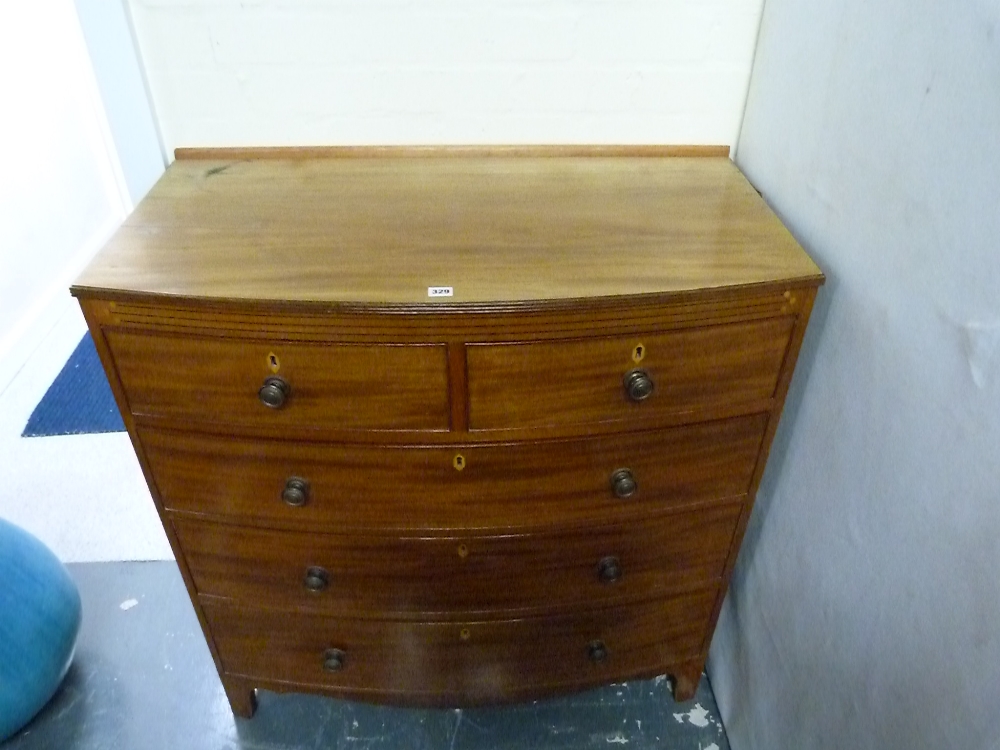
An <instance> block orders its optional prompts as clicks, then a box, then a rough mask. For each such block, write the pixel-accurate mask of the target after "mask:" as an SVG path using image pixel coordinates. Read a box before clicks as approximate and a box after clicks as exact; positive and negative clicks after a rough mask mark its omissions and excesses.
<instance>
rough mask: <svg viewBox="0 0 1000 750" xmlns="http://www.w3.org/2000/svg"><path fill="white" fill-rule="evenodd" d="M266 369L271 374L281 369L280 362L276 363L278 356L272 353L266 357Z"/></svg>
mask: <svg viewBox="0 0 1000 750" xmlns="http://www.w3.org/2000/svg"><path fill="white" fill-rule="evenodd" d="M267 369H269V370H270V371H271V372H277V371H278V370H280V369H281V362H279V361H278V355H277V354H275V353H274V352H271V353H270V354H268V355H267Z"/></svg>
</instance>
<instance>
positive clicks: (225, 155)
mask: <svg viewBox="0 0 1000 750" xmlns="http://www.w3.org/2000/svg"><path fill="white" fill-rule="evenodd" d="M470 156H476V157H483V156H506V157H511V156H517V157H524V156H531V157H536V158H537V157H548V158H566V157H597V156H604V157H607V156H617V157H622V156H659V157H663V156H700V157H711V156H715V157H728V156H729V146H714V145H709V146H706V145H699V144H691V145H683V144H682V145H655V144H652V145H645V144H627V145H596V144H595V145H544V144H539V145H524V146H514V145H495V146H484V145H478V146H477V145H470V146H255V147H240V146H237V147H221V148H220V147H207V148H197V147H187V148H185V147H181V148H175V149H174V158H175V159H213V160H218V159H370V158H373V157H382V158H385V157H392V158H411V159H414V158H424V159H447V158H454V157H470Z"/></svg>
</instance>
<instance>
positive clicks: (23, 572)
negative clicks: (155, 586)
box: [0, 519, 81, 742]
mask: <svg viewBox="0 0 1000 750" xmlns="http://www.w3.org/2000/svg"><path fill="white" fill-rule="evenodd" d="M80 614H81V610H80V593H79V592H78V591H77V588H76V584H75V583H73V579H71V578H70V577H69V573H68V572H67V571H66V568H65V567H64V566H63V564H62V563H61V562H59V559H58V558H57V557H56V556H55V555H54V554H52V552H51V551H50V550H49V548H48V547H46V546H45V545H44V544H42V543H41V542H40V541H38V540H37V539H36V538H35V537H33V536H32V535H31V534H29V533H28V532H26V531H24V530H23V529H21V528H18V527H17V526H15V525H14V524H12V523H8V522H7V521H4V520H3V519H0V742H2V741H3V740H4V739H6V738H7V737H9V736H11V735H12V734H14V733H15V732H16V731H17V730H18V729H20V728H21V727H23V726H24V725H25V724H27V723H28V721H30V720H31V718H32V717H33V716H34V715H35V714H37V713H38V712H39V710H41V708H42V706H44V705H45V704H46V703H47V702H48V701H49V699H50V698H51V697H52V696H53V694H54V693H55V692H56V688H58V687H59V683H60V682H62V679H63V677H64V676H65V675H66V670H67V669H69V664H70V662H71V661H72V659H73V650H74V649H75V648H76V637H77V634H78V633H79V631H80Z"/></svg>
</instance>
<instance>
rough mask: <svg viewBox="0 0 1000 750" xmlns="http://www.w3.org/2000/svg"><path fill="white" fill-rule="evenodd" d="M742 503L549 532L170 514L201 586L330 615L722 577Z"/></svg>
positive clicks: (580, 598)
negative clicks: (271, 523)
mask: <svg viewBox="0 0 1000 750" xmlns="http://www.w3.org/2000/svg"><path fill="white" fill-rule="evenodd" d="M741 510H742V503H740V502H731V503H727V504H724V505H718V506H713V507H710V508H705V509H699V510H697V511H688V512H686V513H673V514H668V515H660V516H657V517H654V518H650V519H646V520H644V521H641V522H634V523H630V524H621V525H618V526H613V527H602V528H593V529H579V530H575V531H572V532H563V533H545V534H508V535H504V536H487V535H458V534H456V535H419V536H417V535H399V534H397V535H371V536H363V535H359V534H310V533H304V532H289V531H284V532H276V531H268V530H265V529H252V528H247V527H242V526H234V525H229V524H215V523H207V522H197V521H192V520H179V519H175V520H174V522H173V523H174V529H175V531H176V532H177V536H178V538H179V539H180V542H181V547H182V548H183V550H184V557H185V559H186V560H187V564H188V567H189V569H190V571H191V574H192V576H193V577H194V581H195V586H196V588H197V589H198V592H199V593H202V594H210V595H214V596H220V597H226V598H231V599H235V600H238V601H241V602H244V603H247V604H253V603H256V602H262V601H266V602H268V603H270V604H271V605H272V606H276V607H289V608H301V609H308V610H313V611H328V612H337V613H341V614H344V613H357V612H369V613H373V614H383V613H398V612H419V613H444V612H449V613H451V612H470V613H471V612H495V611H497V610H511V611H513V610H518V611H520V610H533V609H535V610H540V609H545V608H549V607H559V606H569V605H581V604H582V605H585V606H594V605H603V604H610V603H613V602H615V601H620V600H625V599H635V598H650V597H652V596H657V595H662V594H665V593H669V592H671V591H677V590H678V589H679V588H691V587H692V586H697V585H700V584H704V583H706V582H710V581H716V580H718V579H719V578H721V576H722V572H723V567H724V566H725V562H726V557H727V555H728V552H729V547H730V544H731V542H732V538H733V532H734V531H735V529H736V522H737V520H738V518H739V515H740V511H741Z"/></svg>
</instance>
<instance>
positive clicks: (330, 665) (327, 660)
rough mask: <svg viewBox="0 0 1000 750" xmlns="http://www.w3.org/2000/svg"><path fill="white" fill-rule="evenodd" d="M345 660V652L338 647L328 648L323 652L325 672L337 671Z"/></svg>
mask: <svg viewBox="0 0 1000 750" xmlns="http://www.w3.org/2000/svg"><path fill="white" fill-rule="evenodd" d="M346 662H347V652H346V651H343V650H342V649H339V648H328V649H327V650H326V651H324V652H323V669H325V670H326V671H327V672H339V671H340V670H341V669H343V668H344V664H345V663H346Z"/></svg>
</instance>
